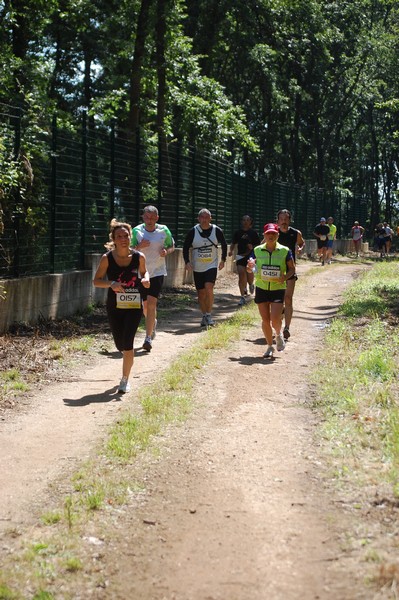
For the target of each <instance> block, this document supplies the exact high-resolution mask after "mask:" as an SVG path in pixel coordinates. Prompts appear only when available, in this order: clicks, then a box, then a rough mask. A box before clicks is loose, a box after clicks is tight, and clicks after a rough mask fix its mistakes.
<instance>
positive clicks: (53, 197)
mask: <svg viewBox="0 0 399 600" xmlns="http://www.w3.org/2000/svg"><path fill="white" fill-rule="evenodd" d="M51 135H52V140H51V180H50V273H54V272H55V221H56V217H57V213H56V210H57V208H56V206H57V115H56V114H54V115H53V121H52V124H51Z"/></svg>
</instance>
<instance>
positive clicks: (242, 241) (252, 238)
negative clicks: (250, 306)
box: [229, 215, 260, 306]
mask: <svg viewBox="0 0 399 600" xmlns="http://www.w3.org/2000/svg"><path fill="white" fill-rule="evenodd" d="M252 224H253V220H252V218H251V217H250V216H249V215H244V216H243V217H242V219H241V229H238V230H237V231H235V232H234V234H233V238H232V242H231V244H230V251H229V256H233V254H234V250H235V247H236V246H237V254H236V268H237V274H238V287H239V288H240V295H241V298H240V301H239V303H238V306H244V304H245V295H246V294H247V286H248V287H249V293H250V294H253V293H254V290H255V286H254V274H253V273H252V271H251V272H250V273H249V272H248V271H247V262H248V258H249V257H250V256H253V254H252V250H253V249H254V248H255V246H259V244H260V238H259V235H258V234H257V232H256V231H255V230H254V229H252Z"/></svg>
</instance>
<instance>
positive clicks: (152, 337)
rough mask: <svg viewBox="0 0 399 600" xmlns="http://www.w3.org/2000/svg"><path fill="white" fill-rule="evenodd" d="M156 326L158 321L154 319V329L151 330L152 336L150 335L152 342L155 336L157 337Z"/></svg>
mask: <svg viewBox="0 0 399 600" xmlns="http://www.w3.org/2000/svg"><path fill="white" fill-rule="evenodd" d="M157 325H158V321H157V319H155V323H154V329H153V330H152V334H151V339H152V340H153V339H154V338H155V336H156V335H157Z"/></svg>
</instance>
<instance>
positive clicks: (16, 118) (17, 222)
mask: <svg viewBox="0 0 399 600" xmlns="http://www.w3.org/2000/svg"><path fill="white" fill-rule="evenodd" d="M15 112H16V114H15V115H12V118H11V122H12V124H13V126H14V148H13V160H14V161H15V162H17V161H18V157H19V153H20V150H21V118H22V110H21V108H17V109H16V111H15ZM20 199H21V196H20V192H19V188H18V190H17V191H16V192H15V209H16V210H14V214H13V221H14V249H15V250H14V261H13V262H14V264H13V275H14V277H19V275H20V261H21V252H20V249H21V247H20V226H21V213H20Z"/></svg>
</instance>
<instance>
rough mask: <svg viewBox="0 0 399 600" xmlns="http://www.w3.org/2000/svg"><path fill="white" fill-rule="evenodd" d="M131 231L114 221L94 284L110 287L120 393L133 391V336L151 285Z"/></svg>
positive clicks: (111, 317) (109, 306)
mask: <svg viewBox="0 0 399 600" xmlns="http://www.w3.org/2000/svg"><path fill="white" fill-rule="evenodd" d="M131 237H132V228H131V226H130V225H129V224H128V223H121V222H118V221H116V219H113V220H112V221H111V232H110V241H109V243H108V244H106V248H108V250H109V251H108V252H107V253H106V254H103V256H102V257H101V260H100V264H99V265H98V268H97V271H96V274H95V276H94V279H93V284H94V285H95V286H96V287H98V288H107V289H108V296H107V314H108V321H109V325H110V328H111V331H112V335H113V338H114V342H115V346H116V347H117V349H118V350H119V352H122V355H123V362H122V379H121V381H120V384H119V387H118V392H120V393H122V394H124V393H126V392H128V391H129V390H130V384H129V375H130V371H131V369H132V366H133V361H134V348H133V343H134V336H135V335H136V331H137V328H138V326H139V323H140V319H141V316H142V314H143V302H142V298H141V295H142V293H143V290H144V289H145V288H149V286H150V276H149V273H148V271H147V269H146V264H145V256H144V254H142V253H141V252H138V251H137V250H133V249H132V248H131V247H130V242H131Z"/></svg>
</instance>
